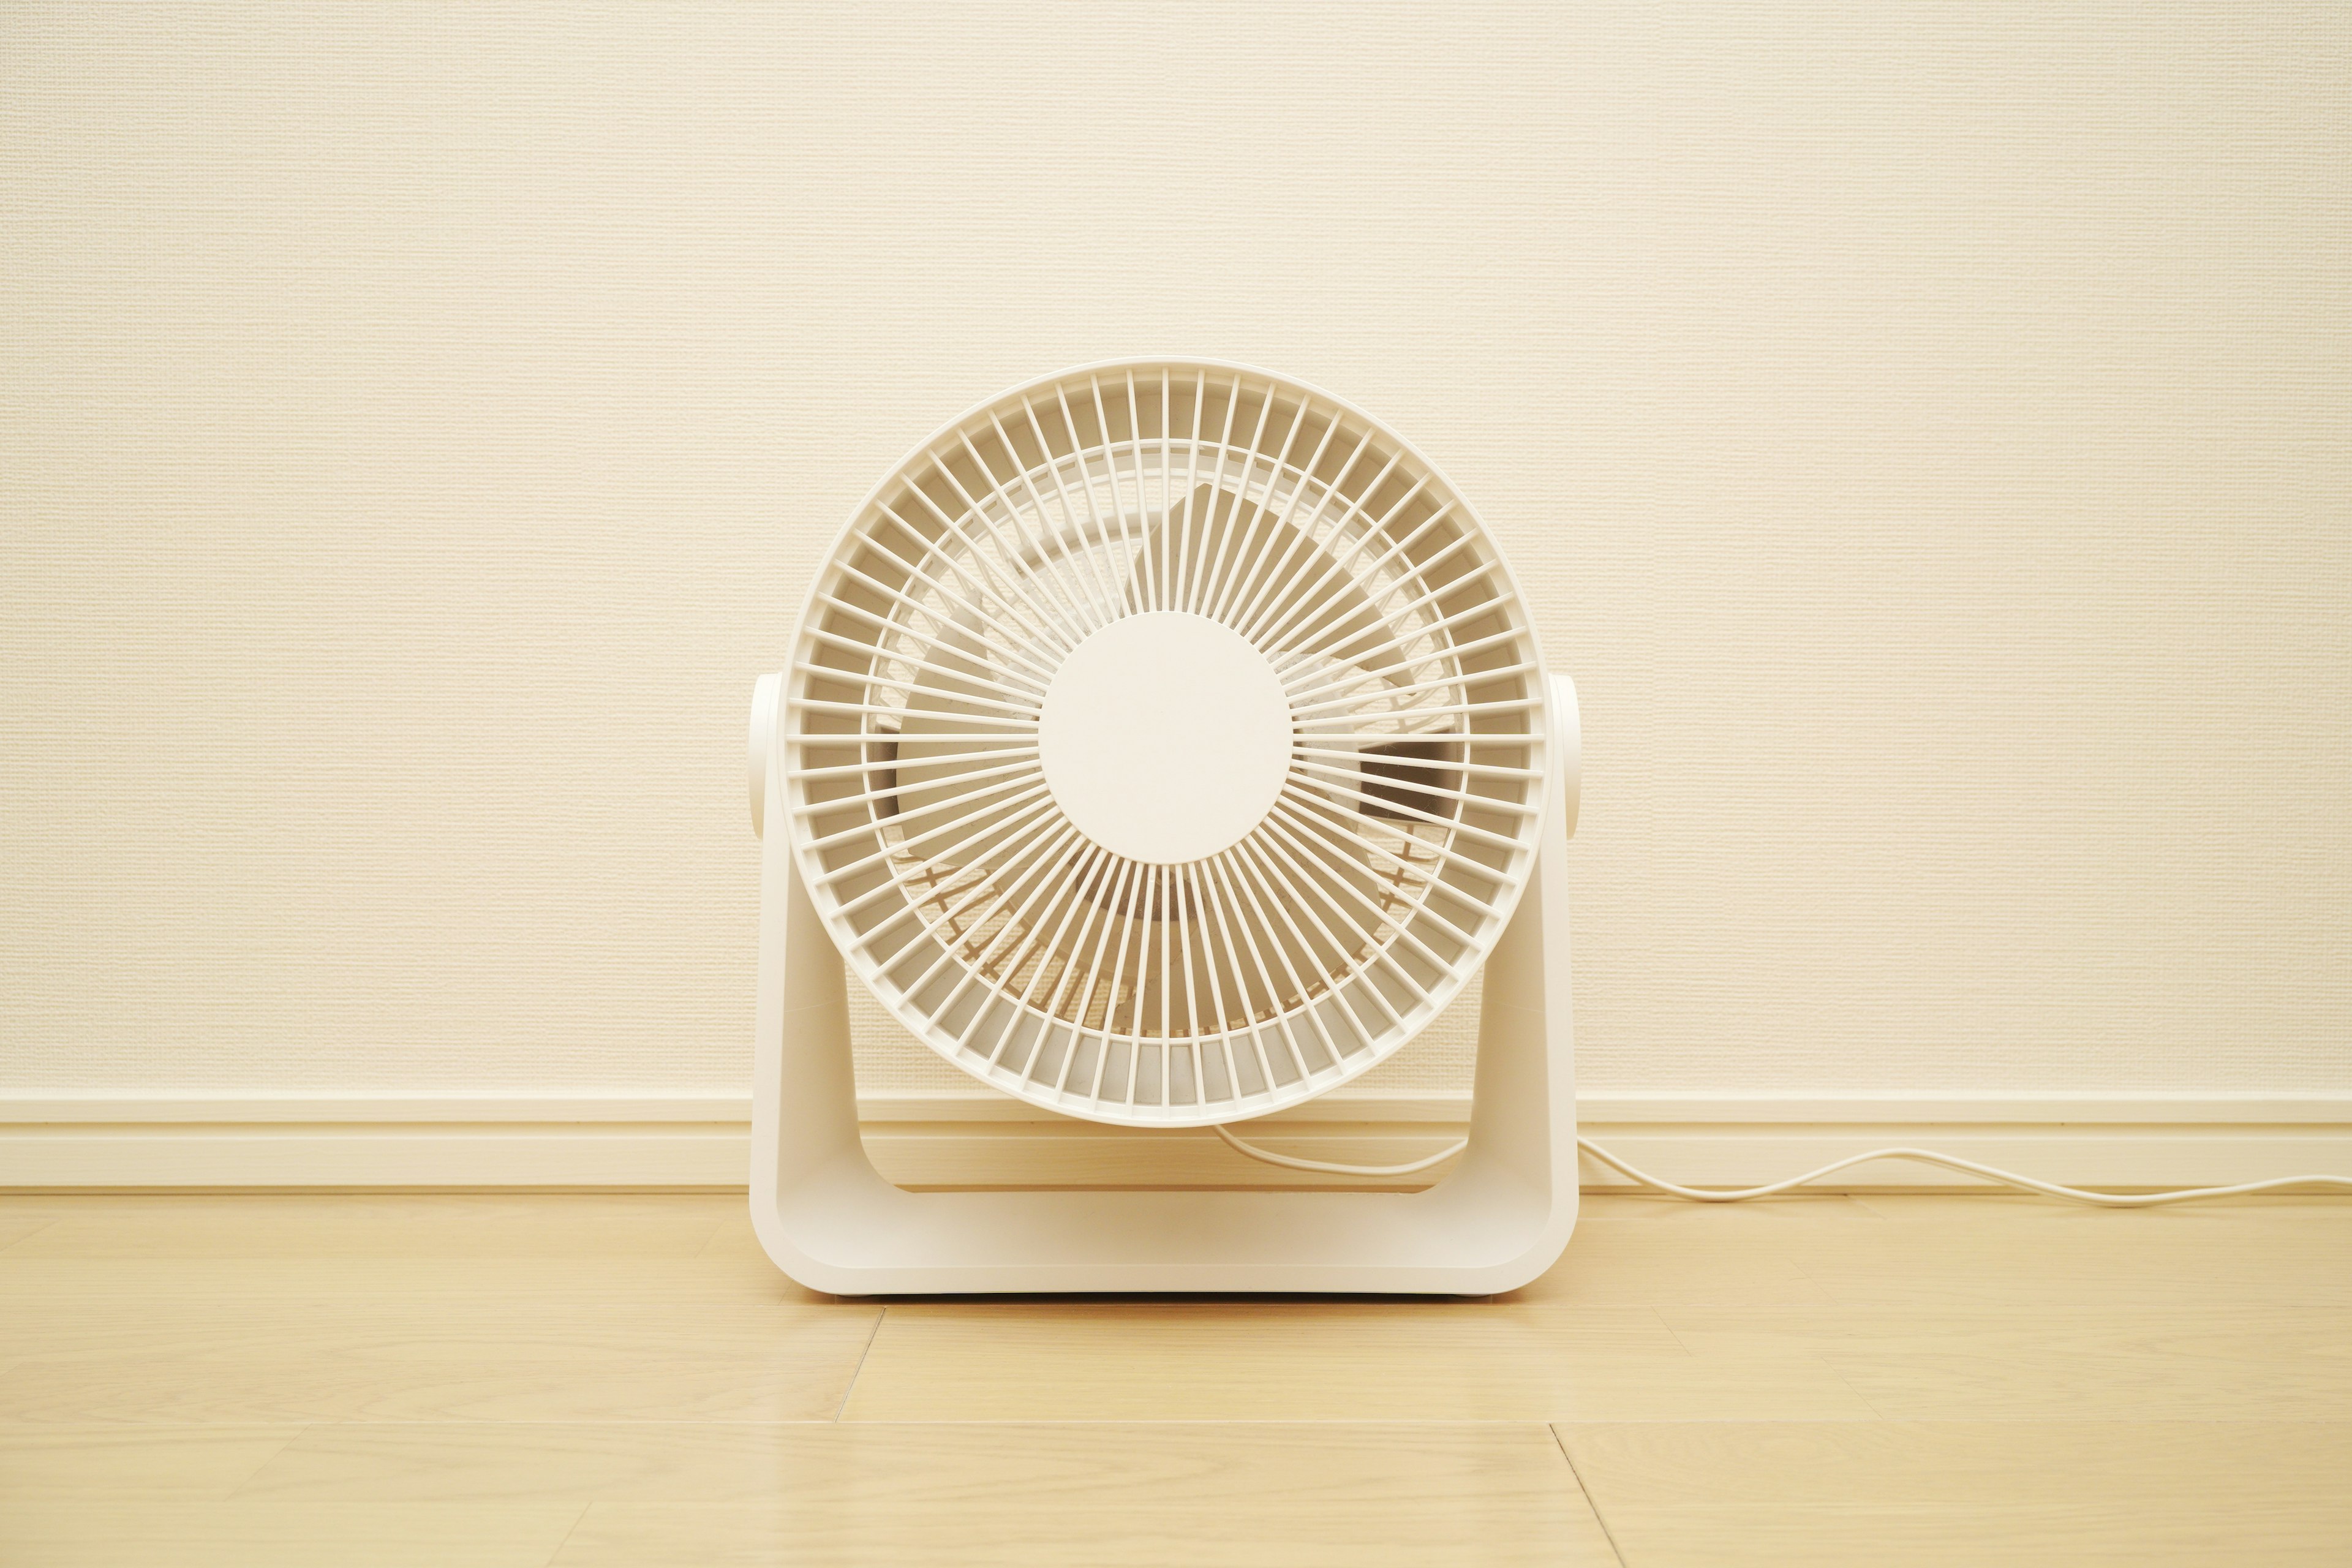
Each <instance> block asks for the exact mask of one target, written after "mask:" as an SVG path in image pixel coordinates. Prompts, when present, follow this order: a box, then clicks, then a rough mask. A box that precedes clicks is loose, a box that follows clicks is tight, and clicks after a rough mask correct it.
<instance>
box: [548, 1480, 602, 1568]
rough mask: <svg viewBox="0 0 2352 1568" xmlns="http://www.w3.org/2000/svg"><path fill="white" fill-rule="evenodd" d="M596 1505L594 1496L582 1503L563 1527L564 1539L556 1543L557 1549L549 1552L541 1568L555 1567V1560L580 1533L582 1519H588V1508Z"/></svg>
mask: <svg viewBox="0 0 2352 1568" xmlns="http://www.w3.org/2000/svg"><path fill="white" fill-rule="evenodd" d="M595 1506H596V1500H595V1499H594V1498H593V1497H592V1498H590V1499H589V1500H587V1501H586V1502H583V1503H582V1504H581V1505H580V1511H579V1512H578V1513H576V1514H573V1515H572V1522H571V1523H570V1524H567V1525H565V1526H564V1527H563V1539H562V1540H561V1541H559V1542H556V1543H555V1550H554V1551H552V1552H549V1553H548V1554H547V1561H546V1562H544V1563H541V1564H540V1565H539V1568H555V1560H556V1559H557V1558H559V1557H561V1556H562V1555H563V1549H564V1548H565V1547H567V1546H569V1545H571V1544H572V1537H573V1536H574V1535H576V1534H578V1533H579V1531H580V1521H582V1520H583V1519H586V1518H587V1517H588V1510H590V1509H592V1508H594V1507H595Z"/></svg>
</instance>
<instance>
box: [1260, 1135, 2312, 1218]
mask: <svg viewBox="0 0 2352 1568" xmlns="http://www.w3.org/2000/svg"><path fill="white" fill-rule="evenodd" d="M1215 1131H1216V1134H1217V1136H1218V1137H1220V1138H1222V1139H1223V1140H1224V1141H1225V1142H1226V1143H1227V1144H1229V1145H1231V1146H1232V1147H1233V1148H1234V1150H1236V1151H1237V1152H1241V1153H1243V1154H1246V1155H1248V1156H1249V1157H1250V1158H1251V1159H1253V1160H1260V1161H1264V1162H1265V1163H1266V1164H1269V1165H1281V1166H1283V1167H1285V1168H1286V1169H1288V1170H1293V1171H1316V1172H1320V1173H1324V1174H1326V1175H1333V1176H1411V1175H1417V1174H1419V1173H1421V1172H1423V1171H1426V1170H1429V1169H1430V1168H1432V1167H1433V1166H1436V1165H1442V1164H1444V1163H1445V1162H1446V1161H1448V1160H1451V1159H1452V1158H1454V1155H1456V1154H1459V1153H1460V1152H1462V1151H1463V1150H1465V1149H1466V1148H1468V1147H1469V1146H1470V1141H1469V1140H1468V1139H1466V1138H1465V1139H1464V1140H1463V1141H1462V1142H1459V1143H1456V1144H1454V1145H1453V1146H1452V1147H1451V1148H1447V1149H1444V1150H1441V1151H1439V1152H1437V1153H1434V1154H1432V1155H1431V1156H1429V1158H1427V1159H1425V1160H1415V1161H1413V1162H1412V1163H1411V1164H1408V1165H1340V1164H1335V1163H1332V1162H1330V1161H1328V1160H1302V1159H1298V1158H1297V1157H1296V1156H1294V1155H1289V1154H1277V1153H1275V1152H1273V1151H1272V1150H1270V1149H1261V1148H1259V1147H1257V1146H1256V1145H1255V1144H1254V1143H1244V1142H1242V1140H1240V1139H1239V1138H1237V1137H1235V1136H1234V1133H1233V1131H1232V1129H1230V1128H1226V1127H1219V1128H1217V1129H1216V1130H1215ZM1576 1146H1577V1147H1578V1148H1579V1149H1581V1150H1583V1151H1584V1152H1586V1153H1588V1154H1590V1155H1591V1156H1592V1157H1593V1158H1594V1159H1596V1160H1598V1161H1600V1162H1601V1163H1602V1164H1604V1165H1606V1166H1608V1167H1609V1168H1610V1169H1611V1170H1612V1171H1614V1172H1616V1173H1618V1174H1619V1175H1622V1176H1623V1177H1625V1178H1626V1179H1627V1180H1628V1181H1631V1182H1633V1183H1635V1184H1638V1185H1640V1186H1644V1187H1648V1188H1650V1189H1651V1190H1652V1191H1654V1192H1660V1193H1665V1194H1670V1195H1672V1196H1674V1197H1678V1198H1688V1199H1689V1200H1690V1201H1691V1202H1693V1203H1700V1204H1738V1203H1746V1202H1747V1201H1748V1200H1749V1199H1750V1198H1769V1197H1770V1196H1772V1195H1773V1194H1775V1193H1785V1192H1788V1191H1789V1190H1790V1189H1791V1188H1793V1187H1801V1186H1803V1185H1804V1184H1806V1183H1808V1182H1814V1181H1819V1180H1820V1179H1821V1178H1822V1177H1823V1176H1827V1175H1832V1174H1833V1173H1836V1172H1839V1171H1843V1170H1844V1169H1846V1167H1848V1166H1850V1165H1860V1164H1864V1163H1868V1162H1869V1161H1872V1160H1916V1161H1918V1162H1920V1163H1923V1164H1929V1165H1941V1166H1943V1167H1945V1168H1946V1169H1947V1170H1953V1171H1965V1172H1967V1173H1969V1174H1970V1175H1976V1176H1982V1177H1984V1178H1986V1179H1987V1180H1989V1181H1994V1182H2001V1183H2005V1184H2008V1185H2010V1186H2012V1187H2021V1188H2023V1189H2024V1190H2025V1191H2027V1192H2029V1193H2041V1194H2045V1195H2046V1196H2049V1197H2053V1198H2064V1199H2066V1200H2068V1201H2069V1202H2071V1203H2078V1204H2091V1205H2095V1206H2097V1207H2099V1208H2110V1209H2145V1208H2154V1207H2156V1206H2158V1205H2160V1204H2186V1203H2195V1202H2196V1201H2198V1200H2199V1199H2200V1198H2234V1197H2242V1196H2244V1195H2245V1194H2248V1193H2270V1192H2276V1191H2278V1190H2279V1189H2280V1188H2282V1187H2352V1176H2274V1177H2273V1178H2271V1179H2270V1180H2269V1181H2266V1182H2241V1183H2239V1184H2236V1185H2235V1186H2229V1187H2179V1188H2176V1189H2174V1190H2172V1191H2170V1192H2161V1193H2098V1192H2092V1191H2090V1190H2088V1189H2087V1188H2084V1187H2067V1186H2061V1185H2059V1184H2057V1183H2056V1182H2044V1181H2042V1180H2039V1179H2038V1178H2036V1177H2033V1176H2021V1175H2019V1174H2018V1173H2016V1172H2014V1171H2004V1170H2001V1169H2000V1168H1999V1167H1998V1166H1994V1165H1984V1164H1979V1163H1977V1162H1976V1161H1974V1160H1964V1159H1962V1158H1960V1157H1959V1156H1958V1155H1957V1154H1945V1153H1939V1152H1937V1151H1936V1150H1933V1149H1873V1150H1871V1151H1869V1152H1867V1153H1862V1154H1849V1155H1847V1156H1846V1157H1845V1158H1844V1159H1843V1160H1833V1161H1832V1162H1831V1163H1828V1164H1826V1165H1823V1166H1822V1168H1821V1169H1820V1170H1818V1171H1808V1172H1806V1173H1804V1174H1803V1175H1801V1176H1790V1178H1789V1179H1788V1180H1787V1181H1785V1182H1774V1183H1772V1184H1769V1186H1761V1187H1685V1186H1679V1185H1677V1184H1675V1183H1673V1182H1669V1181H1664V1180H1663V1179H1661V1178H1659V1177H1657V1176H1654V1175H1651V1174H1650V1173H1648V1172H1646V1171H1643V1170H1639V1169H1636V1168H1635V1167H1634V1166H1633V1165H1630V1164H1627V1163H1625V1162H1624V1161H1623V1160H1622V1159H1621V1158H1619V1157H1618V1156H1617V1155H1615V1154H1612V1153H1611V1152H1609V1151H1608V1150H1606V1149H1603V1148H1602V1147H1601V1145H1600V1144H1598V1143H1595V1142H1593V1141H1592V1140H1591V1139H1590V1138H1579V1139H1578V1140H1577V1141H1576Z"/></svg>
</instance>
